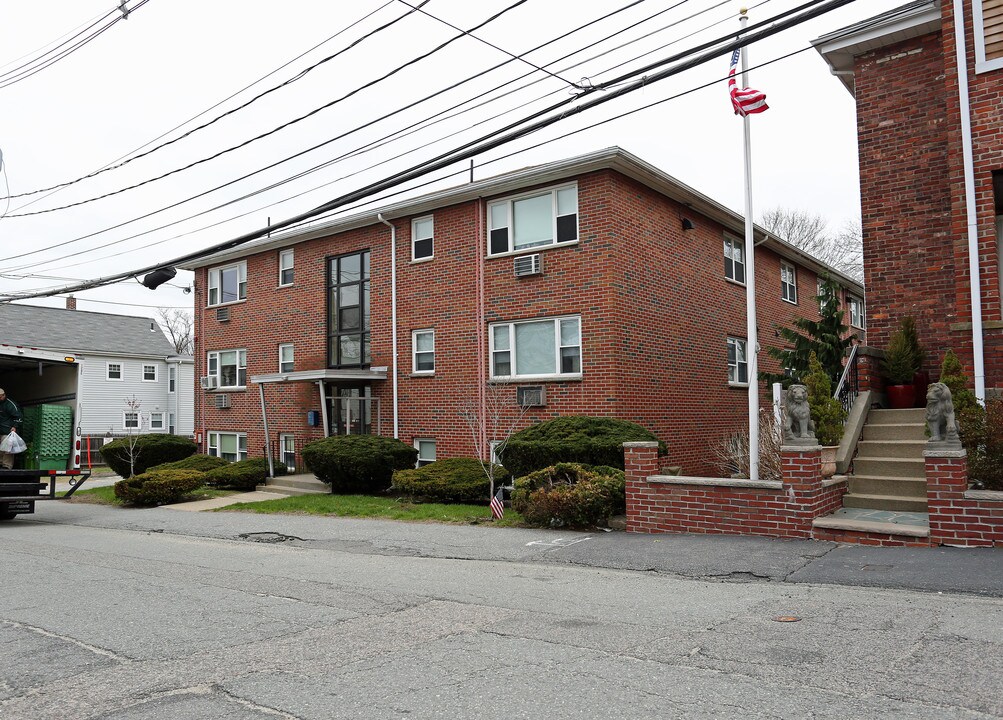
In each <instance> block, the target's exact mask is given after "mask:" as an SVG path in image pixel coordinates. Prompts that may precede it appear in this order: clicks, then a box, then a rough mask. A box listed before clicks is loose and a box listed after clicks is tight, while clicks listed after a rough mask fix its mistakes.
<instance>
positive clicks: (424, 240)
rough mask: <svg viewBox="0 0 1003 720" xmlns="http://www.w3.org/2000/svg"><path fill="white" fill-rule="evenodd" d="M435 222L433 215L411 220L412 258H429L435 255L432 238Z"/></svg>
mask: <svg viewBox="0 0 1003 720" xmlns="http://www.w3.org/2000/svg"><path fill="white" fill-rule="evenodd" d="M434 235H435V222H434V220H433V218H432V216H431V215H429V216H427V217H421V218H415V219H414V220H412V221H411V259H412V260H428V259H431V258H432V257H433V256H434V252H433V250H434V248H433V247H432V239H433V236H434Z"/></svg>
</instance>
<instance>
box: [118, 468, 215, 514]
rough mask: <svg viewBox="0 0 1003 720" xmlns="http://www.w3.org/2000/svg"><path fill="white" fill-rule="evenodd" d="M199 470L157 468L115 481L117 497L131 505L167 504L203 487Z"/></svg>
mask: <svg viewBox="0 0 1003 720" xmlns="http://www.w3.org/2000/svg"><path fill="white" fill-rule="evenodd" d="M203 477H204V476H203V473H200V472H199V471H198V470H157V471H155V472H146V473H141V474H139V475H133V476H132V477H131V478H128V479H126V480H119V481H118V482H117V483H115V497H117V498H119V499H121V500H122V501H124V502H126V503H128V504H129V505H167V504H169V503H173V502H177V501H178V500H180V499H181V498H183V497H184V496H186V495H189V494H190V493H192V492H194V491H195V490H198V489H199V488H200V487H202V479H203Z"/></svg>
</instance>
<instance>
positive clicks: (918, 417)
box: [843, 408, 927, 513]
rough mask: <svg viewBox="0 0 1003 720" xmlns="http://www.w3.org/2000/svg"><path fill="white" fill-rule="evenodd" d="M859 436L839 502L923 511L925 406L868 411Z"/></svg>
mask: <svg viewBox="0 0 1003 720" xmlns="http://www.w3.org/2000/svg"><path fill="white" fill-rule="evenodd" d="M862 438H863V439H862V440H861V441H860V442H859V443H858V444H857V456H856V457H855V458H854V460H853V473H852V474H851V475H849V478H848V492H847V494H846V495H844V496H843V507H845V508H867V509H872V510H889V511H900V512H919V513H922V512H926V510H927V504H926V464H925V461H924V460H923V450H924V448H925V445H926V413H925V410H924V409H923V408H913V409H908V410H872V411H870V412H869V413H868V415H867V424H866V425H865V426H864V431H863V435H862Z"/></svg>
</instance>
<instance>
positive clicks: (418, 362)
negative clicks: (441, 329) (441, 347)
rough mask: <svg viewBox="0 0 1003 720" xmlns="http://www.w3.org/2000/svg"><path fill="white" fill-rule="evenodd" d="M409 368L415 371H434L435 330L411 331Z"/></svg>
mask: <svg viewBox="0 0 1003 720" xmlns="http://www.w3.org/2000/svg"><path fill="white" fill-rule="evenodd" d="M411 369H412V371H413V372H415V373H434V372H435V330H415V331H414V332H413V333H411Z"/></svg>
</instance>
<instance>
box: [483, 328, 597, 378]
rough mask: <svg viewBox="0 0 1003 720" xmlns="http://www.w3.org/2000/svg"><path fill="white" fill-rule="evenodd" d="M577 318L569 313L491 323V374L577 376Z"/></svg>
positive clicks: (579, 349)
mask: <svg viewBox="0 0 1003 720" xmlns="http://www.w3.org/2000/svg"><path fill="white" fill-rule="evenodd" d="M581 322H582V321H581V318H580V317H578V316H573V317H557V318H548V319H545V320H522V321H519V322H511V323H494V324H492V325H491V326H490V333H489V339H490V345H491V348H490V350H491V377H492V378H509V377H512V378H541V379H546V378H563V377H581V374H582V339H581Z"/></svg>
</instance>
